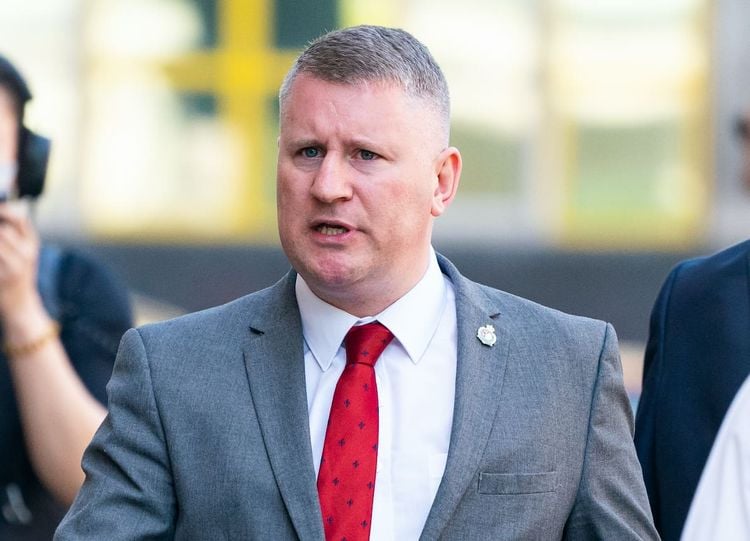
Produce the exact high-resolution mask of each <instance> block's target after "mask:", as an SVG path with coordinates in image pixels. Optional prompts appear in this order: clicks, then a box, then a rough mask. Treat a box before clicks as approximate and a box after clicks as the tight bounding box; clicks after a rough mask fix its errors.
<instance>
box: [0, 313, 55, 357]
mask: <svg viewBox="0 0 750 541" xmlns="http://www.w3.org/2000/svg"><path fill="white" fill-rule="evenodd" d="M58 336H60V325H59V324H58V323H57V321H53V322H51V323H50V324H49V328H48V329H47V330H46V331H44V333H42V334H40V335H39V336H37V337H36V338H34V339H33V340H30V341H28V342H26V343H25V344H18V345H13V344H8V343H5V344H3V353H5V356H6V357H7V358H9V359H15V358H18V357H25V356H27V355H31V354H32V353H36V352H37V351H39V350H40V349H42V348H43V347H44V346H45V345H46V344H47V342H49V341H50V340H53V339H55V338H57V337H58Z"/></svg>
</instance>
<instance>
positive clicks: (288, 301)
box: [243, 272, 324, 539]
mask: <svg viewBox="0 0 750 541" xmlns="http://www.w3.org/2000/svg"><path fill="white" fill-rule="evenodd" d="M295 276H296V275H295V274H294V273H293V272H290V273H289V274H288V275H287V276H286V278H285V279H283V280H282V281H281V282H279V283H278V284H277V285H276V286H274V287H273V288H271V289H269V290H267V293H266V295H264V296H262V297H261V299H260V301H259V306H258V308H257V309H253V310H251V312H252V313H251V318H252V319H251V323H250V329H249V331H248V337H247V339H246V341H245V344H244V348H243V349H244V356H245V367H246V370H247V376H248V381H249V383H250V390H251V393H252V398H253V404H254V406H255V411H256V415H257V417H258V422H259V423H260V428H261V432H262V434H263V440H264V443H265V446H266V451H267V452H268V457H269V460H270V462H271V467H272V469H273V472H274V475H275V477H276V481H277V483H278V486H279V491H280V492H281V496H282V498H283V500H284V503H285V504H286V507H287V510H288V512H289V516H290V517H291V520H292V523H293V524H294V527H295V529H296V530H297V534H298V536H299V537H300V538H302V539H311V538H312V539H323V537H324V535H323V523H322V519H321V517H320V511H319V509H320V504H319V502H318V492H317V489H316V482H315V470H314V467H313V462H312V450H311V447H310V428H309V421H308V412H307V394H306V388H305V368H304V367H305V365H304V357H303V346H302V324H301V322H300V316H299V310H298V308H297V303H296V297H295V294H294V281H295Z"/></svg>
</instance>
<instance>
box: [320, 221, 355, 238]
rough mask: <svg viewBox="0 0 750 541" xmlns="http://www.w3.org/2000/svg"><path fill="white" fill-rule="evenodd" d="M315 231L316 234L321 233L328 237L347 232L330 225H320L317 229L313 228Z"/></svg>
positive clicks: (338, 226)
mask: <svg viewBox="0 0 750 541" xmlns="http://www.w3.org/2000/svg"><path fill="white" fill-rule="evenodd" d="M315 230H316V231H317V232H318V233H321V234H323V235H326V236H329V237H330V236H334V235H343V234H344V233H346V232H348V231H349V230H348V229H347V228H346V227H342V226H340V225H331V224H320V225H319V226H318V227H316V228H315Z"/></svg>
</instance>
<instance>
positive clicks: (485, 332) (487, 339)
mask: <svg viewBox="0 0 750 541" xmlns="http://www.w3.org/2000/svg"><path fill="white" fill-rule="evenodd" d="M477 338H478V339H479V341H480V342H482V344H484V345H485V346H487V347H492V346H494V345H495V342H497V335H496V334H495V327H493V326H492V325H483V326H481V327H479V329H478V330H477Z"/></svg>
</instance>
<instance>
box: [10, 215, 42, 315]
mask: <svg viewBox="0 0 750 541" xmlns="http://www.w3.org/2000/svg"><path fill="white" fill-rule="evenodd" d="M22 210H23V209H21V208H19V207H15V206H14V205H13V204H9V203H0V322H2V323H3V325H4V326H5V325H7V324H8V322H9V320H10V319H12V318H14V317H23V314H24V313H26V312H28V311H29V310H37V309H38V308H39V306H40V305H41V299H40V297H39V293H38V291H37V287H36V281H37V263H38V259H39V237H38V235H37V233H36V231H35V230H34V227H33V225H32V224H31V221H30V220H29V218H28V216H26V215H25V213H24V212H22Z"/></svg>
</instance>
